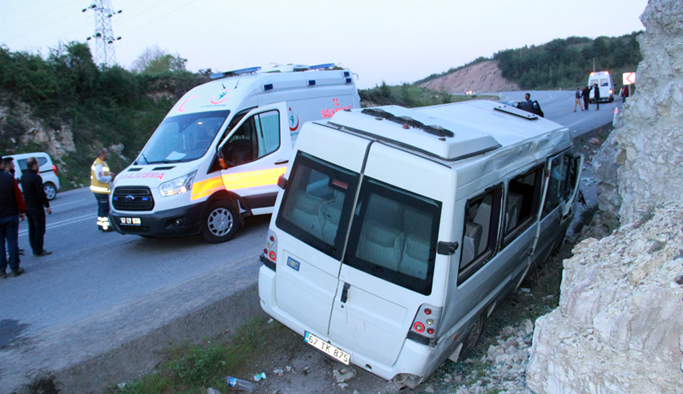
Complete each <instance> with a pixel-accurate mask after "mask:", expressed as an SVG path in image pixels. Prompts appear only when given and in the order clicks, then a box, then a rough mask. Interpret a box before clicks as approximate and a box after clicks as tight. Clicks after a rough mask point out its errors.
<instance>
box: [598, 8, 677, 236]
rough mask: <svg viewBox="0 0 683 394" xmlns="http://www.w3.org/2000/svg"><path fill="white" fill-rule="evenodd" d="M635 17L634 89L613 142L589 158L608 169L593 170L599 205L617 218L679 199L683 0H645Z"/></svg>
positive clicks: (632, 216) (630, 219) (635, 216)
mask: <svg viewBox="0 0 683 394" xmlns="http://www.w3.org/2000/svg"><path fill="white" fill-rule="evenodd" d="M640 19H641V20H642V22H643V25H645V28H646V31H645V34H643V35H641V36H639V38H638V41H639V43H640V49H641V52H642V54H643V60H642V61H641V62H640V64H639V65H638V70H637V74H636V75H637V81H636V82H637V90H636V94H635V95H634V96H633V97H631V98H630V99H629V101H627V102H626V104H625V105H624V108H623V116H622V120H623V122H622V123H621V124H622V126H621V127H618V128H617V129H615V130H614V131H613V132H612V134H613V136H614V137H613V141H612V143H607V144H605V150H604V152H602V154H600V155H597V157H596V158H595V159H594V160H593V164H594V166H597V167H602V168H603V169H607V170H608V171H603V172H602V173H600V171H596V176H597V177H598V180H600V181H602V183H601V184H600V186H599V189H600V190H599V192H601V194H600V203H599V204H600V208H601V209H603V210H610V211H611V212H612V213H614V214H617V213H618V214H619V216H620V219H621V223H622V224H626V223H631V222H633V221H636V220H638V218H639V217H640V216H642V215H643V214H644V213H647V211H650V210H652V209H653V208H654V207H655V206H657V205H658V204H661V203H666V202H671V201H682V200H683V132H681V130H682V129H683V2H681V1H680V0H650V1H649V2H648V6H647V8H646V9H645V12H644V13H643V14H642V15H641V17H640ZM617 167H618V171H617V175H616V176H615V172H614V170H615V169H616V168H617ZM617 185H618V186H617ZM617 188H618V196H619V199H617V198H616V197H617Z"/></svg>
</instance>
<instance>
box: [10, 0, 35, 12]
mask: <svg viewBox="0 0 683 394" xmlns="http://www.w3.org/2000/svg"><path fill="white" fill-rule="evenodd" d="M39 1H41V0H35V1H32V2H30V3H28V4H22V5H20V6H19V7H17V8H15V9H13V10H10V11H7V12H5V15H7V14H9V13H12V12H14V11H16V10H20V9H22V8H24V7H28V6H30V5H33V4H35V3H37V2H39Z"/></svg>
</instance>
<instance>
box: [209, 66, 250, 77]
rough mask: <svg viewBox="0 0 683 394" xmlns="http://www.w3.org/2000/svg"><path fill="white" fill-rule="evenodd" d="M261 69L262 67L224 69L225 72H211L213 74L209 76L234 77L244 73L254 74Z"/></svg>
mask: <svg viewBox="0 0 683 394" xmlns="http://www.w3.org/2000/svg"><path fill="white" fill-rule="evenodd" d="M259 71H261V67H249V68H241V69H239V70H232V71H224V72H219V73H215V74H211V75H209V78H211V79H219V78H227V77H234V76H237V75H242V74H253V73H257V72H259Z"/></svg>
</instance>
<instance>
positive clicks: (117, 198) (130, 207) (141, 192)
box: [111, 186, 154, 211]
mask: <svg viewBox="0 0 683 394" xmlns="http://www.w3.org/2000/svg"><path fill="white" fill-rule="evenodd" d="M111 204H112V205H113V206H114V209H116V210H117V211H151V210H152V209H153V208H154V197H153V196H152V191H151V190H150V189H149V187H147V186H125V187H117V188H116V189H114V195H113V196H112V198H111Z"/></svg>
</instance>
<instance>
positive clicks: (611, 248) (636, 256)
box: [527, 203, 683, 394]
mask: <svg viewBox="0 0 683 394" xmlns="http://www.w3.org/2000/svg"><path fill="white" fill-rule="evenodd" d="M682 223H683V204H681V203H670V204H667V205H665V206H664V207H663V208H660V209H657V211H656V213H655V215H654V217H652V218H651V219H650V220H647V221H645V219H641V220H640V221H639V222H637V223H631V224H628V225H626V226H623V227H621V228H620V229H619V230H617V231H615V233H614V234H612V235H610V236H608V237H605V238H603V239H601V240H600V241H598V240H596V239H593V238H588V239H586V240H584V241H582V242H581V243H579V244H578V245H577V246H576V247H575V248H574V251H573V252H574V256H573V257H572V258H571V259H568V260H565V261H564V273H563V277H562V287H561V292H562V293H561V296H560V305H559V307H558V308H557V309H556V310H554V311H553V312H551V313H550V314H548V315H545V316H543V317H541V318H539V319H538V320H537V321H536V329H535V331H534V339H533V346H532V349H531V357H530V359H529V365H528V368H527V388H528V390H529V391H527V392H533V393H536V394H540V393H555V394H563V393H601V394H611V393H615V394H616V393H651V394H655V393H682V392H683V334H682V332H683V300H682V299H683V228H682V226H683V225H682Z"/></svg>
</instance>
